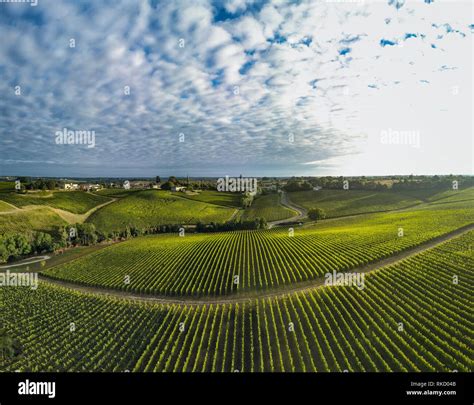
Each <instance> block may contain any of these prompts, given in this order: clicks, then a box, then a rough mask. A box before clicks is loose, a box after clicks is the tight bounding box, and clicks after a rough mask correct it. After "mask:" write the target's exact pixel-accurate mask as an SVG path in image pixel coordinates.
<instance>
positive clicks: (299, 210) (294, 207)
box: [268, 191, 308, 229]
mask: <svg viewBox="0 0 474 405" xmlns="http://www.w3.org/2000/svg"><path fill="white" fill-rule="evenodd" d="M280 204H281V205H283V206H284V207H286V208H289V209H290V210H292V211H296V212H297V213H298V215H295V216H293V217H291V218H286V219H280V220H278V221H270V222H268V228H269V229H271V228H273V227H274V226H279V225H284V224H288V223H293V222H298V221H302V220H303V219H304V218H305V217H306V215H307V214H308V210H306V208H303V207H300V206H298V205H295V204H293V203H292V202H291V201H290V200H289V199H288V193H287V192H286V191H282V192H281V200H280Z"/></svg>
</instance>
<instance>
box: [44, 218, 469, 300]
mask: <svg viewBox="0 0 474 405" xmlns="http://www.w3.org/2000/svg"><path fill="white" fill-rule="evenodd" d="M472 230H474V223H473V224H469V225H466V226H463V227H461V228H458V229H456V230H454V231H451V232H448V233H446V234H444V235H440V236H438V237H436V238H433V239H431V240H429V241H427V242H425V243H422V244H420V245H417V246H413V247H411V248H408V249H405V250H403V251H401V252H399V253H397V254H395V255H393V256H390V257H387V258H385V259H381V260H378V261H377V262H375V263H371V264H368V265H365V266H360V267H356V268H354V269H351V272H358V273H369V272H373V271H375V270H378V269H380V268H382V267H385V266H389V265H393V264H396V263H398V262H400V261H402V260H404V259H406V258H408V257H412V256H414V255H417V254H418V253H422V252H424V251H426V250H429V249H432V248H434V247H437V246H438V245H440V244H442V243H444V242H447V241H449V240H451V239H453V238H456V237H458V236H461V235H463V234H465V233H467V232H469V231H472ZM39 276H40V278H41V280H42V282H45V283H47V284H52V285H58V286H61V287H65V288H69V289H72V290H76V291H81V292H85V293H92V294H96V295H104V296H109V297H116V298H121V299H126V300H135V301H142V302H154V303H159V304H169V305H211V304H233V303H241V302H250V301H252V300H254V299H263V298H278V297H283V296H285V295H289V294H294V293H301V292H305V291H311V290H313V289H315V288H321V287H324V278H322V277H321V278H318V279H314V280H310V281H308V282H304V283H297V284H292V285H288V286H282V287H281V288H274V289H271V290H265V291H253V292H249V293H242V294H241V295H231V296H224V297H202V298H193V297H189V298H187V297H167V296H151V295H145V294H135V293H131V292H127V291H120V290H113V289H109V288H100V287H91V286H85V285H79V284H76V283H73V282H69V281H62V280H54V279H52V278H49V277H45V276H44V275H42V274H41V273H39Z"/></svg>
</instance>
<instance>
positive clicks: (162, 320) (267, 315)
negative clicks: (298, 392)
mask: <svg viewBox="0 0 474 405" xmlns="http://www.w3.org/2000/svg"><path fill="white" fill-rule="evenodd" d="M473 243H474V232H470V233H468V234H465V235H463V236H461V237H458V238H456V239H454V240H452V241H449V242H447V243H444V244H443V245H440V246H439V247H436V248H433V249H430V250H428V251H426V252H423V253H420V254H418V255H415V256H413V257H411V258H409V259H407V260H404V261H402V262H400V263H398V264H396V265H392V266H389V267H386V268H382V269H380V270H377V271H374V272H372V273H370V274H368V275H367V277H366V279H365V288H364V289H363V290H359V289H357V288H355V287H350V286H345V287H343V286H335V287H321V288H319V289H314V290H311V291H306V292H302V293H297V294H292V295H287V296H282V297H280V298H272V299H270V298H267V299H259V300H251V301H249V302H246V303H242V304H215V305H200V306H180V305H162V304H152V303H140V302H132V301H127V300H120V299H115V298H110V297H99V296H96V295H92V294H85V293H80V292H74V291H71V290H67V289H64V288H62V287H55V286H49V285H47V284H46V283H41V285H40V287H39V288H38V290H36V291H32V290H30V289H28V288H25V287H17V288H1V289H0V297H1V302H2V303H3V304H4V309H3V311H2V314H3V319H4V322H5V326H6V328H7V330H8V331H9V332H10V333H11V334H12V335H13V336H15V337H17V339H18V340H19V341H20V342H21V344H22V346H23V354H22V356H20V357H18V358H15V359H10V360H3V359H2V358H0V369H1V370H4V371H8V370H11V371H14V370H20V371H127V370H128V371H244V372H245V371H345V370H347V371H430V372H433V371H470V372H472V369H473V360H472V359H473V354H474V353H473V345H472V342H473V333H472V330H473V323H474V318H473V313H472V290H473V288H474V275H473V269H474V257H473V254H472V250H471V249H470V248H469V247H470V246H472V244H473ZM453 276H457V277H458V278H459V282H458V284H455V283H453ZM39 315H40V316H39ZM72 325H73V326H74V329H73V330H72V328H71V327H72Z"/></svg>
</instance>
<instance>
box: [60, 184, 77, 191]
mask: <svg viewBox="0 0 474 405" xmlns="http://www.w3.org/2000/svg"><path fill="white" fill-rule="evenodd" d="M78 188H79V184H76V183H64V190H77V189H78Z"/></svg>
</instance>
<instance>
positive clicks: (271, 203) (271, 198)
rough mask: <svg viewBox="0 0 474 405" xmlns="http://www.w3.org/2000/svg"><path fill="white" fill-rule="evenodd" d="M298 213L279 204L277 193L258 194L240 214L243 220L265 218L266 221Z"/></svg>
mask: <svg viewBox="0 0 474 405" xmlns="http://www.w3.org/2000/svg"><path fill="white" fill-rule="evenodd" d="M295 215H298V213H297V212H295V211H293V210H290V209H288V208H286V207H284V206H282V205H280V195H279V194H267V195H262V196H259V197H257V198H256V199H255V201H254V202H253V203H252V206H251V207H250V208H246V209H245V211H244V212H243V214H242V217H241V218H242V219H243V220H251V219H255V218H265V219H266V220H267V221H279V220H281V219H287V218H291V217H294V216H295Z"/></svg>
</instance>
